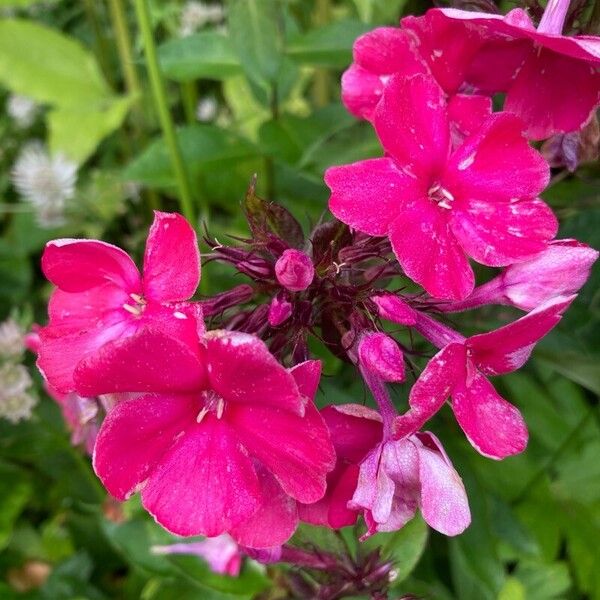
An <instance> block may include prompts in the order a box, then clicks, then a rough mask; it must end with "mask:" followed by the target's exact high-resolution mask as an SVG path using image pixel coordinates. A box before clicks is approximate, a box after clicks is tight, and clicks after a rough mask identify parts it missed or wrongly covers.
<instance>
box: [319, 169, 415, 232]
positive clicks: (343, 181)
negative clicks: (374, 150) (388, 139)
mask: <svg viewBox="0 0 600 600" xmlns="http://www.w3.org/2000/svg"><path fill="white" fill-rule="evenodd" d="M325 183H326V184H327V185H328V186H329V189H330V190H331V197H330V198H329V209H330V210H331V212H332V213H333V214H334V215H335V216H336V217H337V218H338V219H339V220H340V221H342V222H343V223H346V224H347V225H350V227H353V228H355V229H358V230H359V231H362V232H364V233H368V234H369V235H381V236H382V235H385V234H386V233H387V231H388V227H389V225H390V223H391V222H392V221H393V220H394V219H395V218H396V217H397V216H398V211H399V208H400V206H401V205H402V203H403V202H405V201H407V200H412V199H414V198H415V197H418V196H419V195H422V194H421V192H420V187H419V182H418V181H416V180H415V179H414V178H412V177H409V176H408V175H407V174H406V173H404V172H403V171H402V170H400V169H399V168H398V166H397V165H396V164H395V163H394V161H392V160H391V159H389V158H373V159H370V160H363V161H361V162H357V163H354V164H352V165H345V166H342V167H331V168H330V169H327V171H326V172H325Z"/></svg>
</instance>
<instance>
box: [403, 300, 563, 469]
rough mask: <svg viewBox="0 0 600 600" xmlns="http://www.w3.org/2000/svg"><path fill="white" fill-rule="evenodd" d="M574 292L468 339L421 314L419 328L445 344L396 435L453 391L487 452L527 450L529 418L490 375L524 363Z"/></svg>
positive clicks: (471, 433)
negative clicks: (489, 378) (503, 396)
mask: <svg viewBox="0 0 600 600" xmlns="http://www.w3.org/2000/svg"><path fill="white" fill-rule="evenodd" d="M574 298H575V296H568V297H565V296H561V297H559V298H555V299H553V300H551V301H550V302H547V303H546V304H543V305H542V306H540V307H538V308H536V309H535V310H533V311H531V312H530V313H529V314H527V315H525V316H524V317H521V318H520V319H518V320H516V321H514V322H512V323H509V324H508V325H505V326H504V327H500V328H499V329H495V330H494V331H490V332H489V333H484V334H480V335H474V336H472V337H470V338H467V339H465V338H463V337H462V336H461V335H460V334H457V333H456V332H452V330H448V329H447V328H445V327H444V326H443V325H441V324H440V323H437V322H436V321H434V320H433V319H431V318H430V317H427V316H425V315H423V314H421V316H420V319H419V322H418V323H417V329H418V330H419V331H420V332H421V333H422V334H423V335H424V336H425V337H426V338H428V339H429V340H430V341H432V342H433V343H434V344H436V345H437V346H438V347H441V348H442V350H441V351H440V352H438V353H437V354H436V355H435V356H434V357H433V358H432V359H431V360H430V361H429V363H428V365H427V367H425V369H424V371H423V372H422V373H421V375H420V377H419V379H417V381H416V382H415V384H414V385H413V387H412V389H411V391H410V395H409V406H410V410H409V411H408V412H407V413H406V414H404V415H402V416H400V417H398V418H397V419H396V424H395V437H404V436H405V435H407V434H408V433H410V432H412V431H415V430H416V429H419V428H420V427H422V425H423V424H424V423H425V422H426V421H428V420H429V419H430V418H431V417H432V416H433V415H434V414H435V413H436V412H437V411H438V410H439V409H440V408H441V407H442V406H443V404H444V402H445V401H446V399H447V398H448V397H449V396H450V397H451V398H452V410H453V411H454V415H455V416H456V420H457V421H458V424H459V425H460V426H461V428H462V430H463V431H464V432H465V434H466V436H467V438H468V439H469V441H470V442H471V444H472V445H473V446H474V447H475V448H476V449H477V450H478V451H479V452H480V453H481V454H483V455H484V456H488V457H490V458H495V459H501V458H505V457H506V456H511V455H513V454H518V453H519V452H522V451H523V450H524V449H525V447H526V446H527V438H528V433H527V426H526V425H525V421H524V420H523V417H522V416H521V413H520V412H519V410H518V409H517V408H516V407H514V406H513V405H512V404H510V403H509V402H507V401H506V400H505V399H504V398H502V397H501V396H500V395H499V394H498V393H497V392H496V390H495V389H494V387H493V386H492V384H491V383H490V382H489V381H488V379H487V377H486V376H488V375H502V374H504V373H510V372H512V371H516V370H517V369H519V368H520V367H522V366H523V365H524V364H525V362H527V359H528V358H529V356H530V354H531V352H532V350H533V348H534V346H535V344H536V343H537V342H538V341H539V340H540V339H541V338H542V337H544V336H545V335H546V334H547V333H548V332H549V331H550V330H551V329H552V328H553V327H554V326H555V325H556V324H557V323H558V322H559V321H560V319H561V316H562V314H563V313H564V311H565V310H566V309H567V308H568V307H569V305H570V304H571V302H572V301H573V299H574Z"/></svg>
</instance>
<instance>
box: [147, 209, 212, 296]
mask: <svg viewBox="0 0 600 600" xmlns="http://www.w3.org/2000/svg"><path fill="white" fill-rule="evenodd" d="M199 282H200V252H199V250H198V240H197V239H196V232H195V231H194V230H193V229H192V227H191V225H190V224H189V223H188V222H187V221H186V220H185V219H184V218H183V217H182V216H181V215H179V214H177V213H165V212H159V211H155V212H154V222H153V223H152V227H150V232H149V234H148V240H147V241H146V252H145V254H144V295H145V296H146V297H147V298H150V299H152V300H156V301H158V302H177V301H180V300H187V299H188V298H190V297H191V296H193V295H194V293H195V291H196V288H197V287H198V283H199Z"/></svg>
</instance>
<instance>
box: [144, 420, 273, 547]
mask: <svg viewBox="0 0 600 600" xmlns="http://www.w3.org/2000/svg"><path fill="white" fill-rule="evenodd" d="M142 504H143V505H144V507H145V508H146V510H147V511H148V512H149V513H150V514H151V515H152V516H153V517H154V518H155V519H156V521H157V522H158V523H160V524H161V525H162V526H163V527H164V528H165V529H167V530H168V531H170V532H171V533H175V534H177V535H206V536H215V535H219V534H221V533H224V532H226V531H230V530H231V529H232V528H233V527H235V526H236V525H239V524H241V523H243V522H244V521H245V520H246V519H249V518H250V517H252V515H253V514H254V513H255V512H256V511H257V510H258V509H259V508H260V504H261V491H260V485H259V482H258V478H257V475H256V472H255V470H254V467H253V465H252V462H251V461H250V459H249V458H248V456H247V455H246V454H245V453H244V450H243V448H242V446H241V444H240V442H239V441H238V439H237V437H236V434H235V433H234V432H233V431H232V430H231V428H230V427H229V426H228V424H227V423H225V422H224V420H222V419H221V420H218V419H215V418H214V417H213V416H212V415H206V416H205V417H204V419H203V421H202V422H201V423H196V424H193V425H192V426H191V427H189V428H188V429H187V430H186V432H185V434H184V435H182V436H181V437H180V438H178V439H177V441H176V442H175V444H174V445H173V446H172V447H171V448H170V450H168V451H167V453H166V454H165V455H164V456H163V457H162V458H161V459H160V462H159V464H158V466H157V467H156V468H155V469H154V470H153V471H152V473H151V474H150V477H149V479H148V483H147V484H146V486H145V487H144V489H143V490H142Z"/></svg>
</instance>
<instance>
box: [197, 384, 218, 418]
mask: <svg viewBox="0 0 600 600" xmlns="http://www.w3.org/2000/svg"><path fill="white" fill-rule="evenodd" d="M200 398H201V399H202V401H203V402H204V406H203V407H202V410H201V411H200V412H199V413H198V416H197V417H196V422H198V423H201V422H202V419H204V417H205V416H206V415H207V414H208V413H209V412H210V413H213V414H214V415H215V416H216V417H217V419H220V418H221V417H222V416H223V411H224V410H225V400H224V399H223V398H222V397H221V396H219V394H217V392H215V391H214V390H205V391H203V392H201V394H200Z"/></svg>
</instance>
